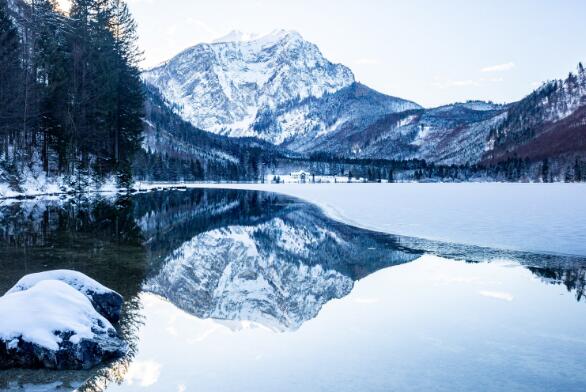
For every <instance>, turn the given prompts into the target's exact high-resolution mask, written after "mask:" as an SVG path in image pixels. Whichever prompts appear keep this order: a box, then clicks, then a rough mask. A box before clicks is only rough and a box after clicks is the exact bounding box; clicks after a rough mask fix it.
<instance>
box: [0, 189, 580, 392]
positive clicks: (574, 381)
mask: <svg viewBox="0 0 586 392" xmlns="http://www.w3.org/2000/svg"><path fill="white" fill-rule="evenodd" d="M0 223H1V224H0V263H1V268H2V275H1V276H0V291H1V292H5V291H6V290H8V289H9V288H10V287H11V286H12V285H13V284H14V283H15V282H16V281H17V280H18V279H19V278H20V277H22V276H23V275H24V274H27V273H32V272H38V271H43V270H50V269H56V268H68V269H75V270H78V271H81V272H84V273H86V274H88V275H89V276H91V277H93V278H95V279H97V280H98V281H100V282H102V283H104V284H105V285H107V286H109V287H111V288H113V289H115V290H117V291H119V292H120V293H121V294H122V295H124V297H125V299H126V304H125V313H124V316H123V318H122V321H121V326H120V328H121V331H122V333H123V335H124V336H125V338H126V339H128V341H129V342H130V343H131V347H132V350H131V353H130V355H129V356H128V357H127V358H124V359H123V360H121V361H118V362H116V363H114V364H110V365H108V366H105V367H103V368H100V369H95V370H93V371H90V372H49V371H22V370H14V371H4V372H0V390H8V391H20V390H41V391H45V390H48V391H62V390H63V391H65V390H73V389H76V388H77V389H79V390H81V391H101V390H112V391H134V390H153V391H175V390H176V391H190V390H198V391H243V390H254V391H274V390H279V391H298V390H307V391H355V390H368V391H388V390H432V391H451V390H458V389H464V390H476V389H478V386H479V385H482V386H483V387H482V389H483V390H495V391H511V390H522V391H525V390H526V391H535V390H564V391H573V390H576V391H581V390H584V389H585V388H586V364H585V363H584V361H583V357H584V353H586V331H584V328H583V326H584V325H586V324H585V322H586V309H585V308H584V298H583V296H584V282H585V271H586V260H585V259H584V258H581V257H574V256H556V255H540V254H536V253H524V252H515V251H503V250H498V249H489V248H481V247H473V246H464V245H457V244H448V243H442V242H433V241H426V240H420V239H416V238H412V237H401V236H393V235H387V234H380V233H375V232H371V231H367V230H363V229H358V228H355V227H352V226H348V225H345V224H342V223H339V222H336V221H333V220H331V219H329V218H327V217H326V216H325V215H324V214H323V213H322V212H321V211H320V210H319V209H318V208H316V207H314V206H312V205H309V204H306V203H303V202H301V201H299V200H296V199H292V198H289V197H284V196H278V195H275V194H270V193H260V192H254V191H226V190H187V191H165V192H153V193H141V194H135V195H133V196H121V197H110V198H108V199H100V200H84V199H79V200H71V199H67V200H36V201H23V202H18V203H15V202H11V203H4V204H3V205H1V206H0ZM2 316H4V315H2Z"/></svg>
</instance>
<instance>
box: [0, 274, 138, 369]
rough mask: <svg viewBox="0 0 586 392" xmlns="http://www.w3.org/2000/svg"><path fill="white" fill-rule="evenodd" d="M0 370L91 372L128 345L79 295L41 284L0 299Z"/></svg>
mask: <svg viewBox="0 0 586 392" xmlns="http://www.w3.org/2000/svg"><path fill="white" fill-rule="evenodd" d="M0 315H2V317H0V369H7V368H14V367H16V368H32V369H35V368H48V369H57V370H65V369H74V370H80V369H91V368H92V367H95V366H96V365H98V364H100V363H103V362H106V361H109V360H113V359H116V358H119V357H121V356H123V355H125V354H126V352H127V351H128V345H127V344H126V343H125V342H124V341H123V340H122V339H121V338H120V336H119V335H118V333H117V332H116V330H115V329H114V328H113V327H112V324H110V322H109V321H108V320H107V319H106V318H105V317H103V316H102V315H100V314H99V313H98V312H97V311H96V310H95V309H94V307H93V305H92V303H91V302H90V300H89V299H88V297H86V296H85V295H83V294H82V293H80V292H79V291H77V290H76V289H74V288H73V287H71V286H70V285H68V284H66V283H64V282H62V281H59V280H43V281H40V282H38V283H37V284H35V285H33V286H32V287H30V288H29V289H27V290H24V291H15V292H10V293H8V294H6V295H4V296H3V297H0Z"/></svg>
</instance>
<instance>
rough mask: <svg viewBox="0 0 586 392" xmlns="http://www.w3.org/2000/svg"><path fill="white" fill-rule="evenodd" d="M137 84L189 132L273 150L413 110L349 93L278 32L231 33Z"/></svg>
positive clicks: (349, 81) (328, 65) (316, 56)
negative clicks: (153, 91)
mask: <svg viewBox="0 0 586 392" xmlns="http://www.w3.org/2000/svg"><path fill="white" fill-rule="evenodd" d="M143 77H144V80H145V81H146V82H147V83H149V84H151V85H153V86H155V87H156V88H157V89H159V91H160V92H161V94H162V95H163V96H164V98H165V99H166V100H167V101H169V102H170V103H171V104H172V105H173V108H174V110H175V111H176V112H177V113H178V114H180V115H181V116H182V117H183V119H185V120H187V121H189V122H191V123H192V124H193V125H194V126H196V127H198V128H201V129H204V130H206V131H210V132H213V133H218V134H222V135H227V136H254V137H258V138H260V139H264V140H267V141H270V142H272V143H274V144H282V143H285V142H287V141H291V142H293V141H294V142H295V143H298V142H299V139H300V137H301V136H304V137H306V138H311V137H314V136H315V135H316V134H319V133H327V132H329V131H330V130H332V129H334V128H335V126H336V124H337V123H338V122H339V121H342V120H345V119H348V118H353V117H356V116H364V115H367V116H372V115H373V114H379V113H382V112H384V113H388V112H397V111H402V110H406V109H416V108H419V106H418V105H416V104H414V103H412V102H408V101H404V100H401V99H398V98H393V97H389V96H386V95H383V94H379V93H376V92H374V91H372V90H370V91H369V89H367V88H365V87H363V86H360V85H356V84H355V80H354V75H353V73H352V71H350V69H348V68H347V67H345V66H344V65H341V64H334V63H332V62H330V61H328V60H327V59H326V58H325V57H324V56H323V54H322V53H321V52H320V50H319V49H318V47H317V46H316V45H314V44H313V43H310V42H308V41H306V40H304V39H303V38H302V37H301V35H300V34H299V33H297V32H292V31H285V30H278V31H274V32H272V33H271V34H269V35H266V36H262V37H251V36H247V35H244V34H242V33H238V32H234V33H231V34H229V35H228V36H226V37H223V38H221V39H219V40H216V41H215V42H213V43H210V44H199V45H196V46H194V47H192V48H189V49H187V50H185V51H184V52H182V53H180V54H179V55H177V56H176V57H175V58H173V59H171V60H169V61H168V62H166V63H164V64H162V65H160V66H158V67H156V68H154V69H152V70H150V71H147V72H145V73H144V74H143ZM345 89H348V90H345ZM338 92H342V93H341V94H340V95H335V94H337V93H338ZM361 93H365V95H364V96H361V95H360V94H361ZM374 95H376V97H374ZM373 101H374V102H373ZM369 102H372V103H373V104H374V106H372V107H371V106H369V105H366V104H365V103H369ZM341 112H343V113H341Z"/></svg>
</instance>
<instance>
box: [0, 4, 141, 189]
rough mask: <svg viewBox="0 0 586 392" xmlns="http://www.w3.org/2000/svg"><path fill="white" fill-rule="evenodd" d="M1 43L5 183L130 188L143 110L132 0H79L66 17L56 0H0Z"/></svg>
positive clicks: (0, 156)
mask: <svg viewBox="0 0 586 392" xmlns="http://www.w3.org/2000/svg"><path fill="white" fill-rule="evenodd" d="M0 40H1V43H0V50H1V51H2V63H1V68H0V78H1V80H0V119H1V120H0V132H1V134H0V151H1V152H0V183H8V184H10V187H11V188H12V189H13V190H15V191H19V190H21V189H22V188H26V187H29V186H37V187H42V186H43V184H42V182H44V181H45V182H46V181H47V178H48V177H51V178H52V179H58V181H57V182H55V183H54V184H53V185H54V186H57V187H61V188H62V189H65V188H67V189H71V188H72V187H73V188H82V187H84V186H87V185H88V183H100V182H101V181H103V180H104V179H106V178H108V177H110V178H111V177H112V176H114V177H115V178H116V180H117V182H118V183H119V184H128V183H129V182H130V181H131V176H132V172H131V163H132V157H133V155H134V153H135V152H136V151H137V150H138V149H139V148H140V141H141V133H142V126H143V124H142V116H143V110H144V107H143V90H142V84H141V80H140V71H139V68H138V62H139V61H140V58H141V57H140V56H141V53H140V51H139V50H138V48H137V47H136V44H135V43H136V40H137V36H136V26H135V22H134V20H133V19H132V16H131V15H130V12H129V10H128V8H127V6H126V4H125V3H124V2H123V1H119V0H73V1H72V7H71V10H70V12H69V14H68V15H67V16H66V15H65V14H64V13H62V12H60V11H59V9H58V7H57V5H56V2H55V1H54V0H33V1H31V2H30V3H23V2H20V1H16V2H13V1H10V3H9V2H8V1H7V0H0ZM31 182H35V184H31ZM40 183H41V184H40Z"/></svg>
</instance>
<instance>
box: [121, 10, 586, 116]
mask: <svg viewBox="0 0 586 392" xmlns="http://www.w3.org/2000/svg"><path fill="white" fill-rule="evenodd" d="M129 3H130V6H131V9H132V11H133V13H134V16H135V18H136V20H137V22H138V24H139V33H140V42H139V43H140V46H141V48H142V49H143V50H144V51H145V57H146V59H145V63H144V65H145V66H152V65H155V64H157V63H159V62H162V61H164V60H167V59H169V58H170V57H172V56H173V55H175V54H176V53H178V52H179V51H181V50H182V49H185V48H187V47H189V46H192V45H194V44H196V43H199V42H209V41H211V40H213V39H214V38H217V37H219V36H222V35H225V34H226V33H228V32H229V31H231V30H241V31H244V32H252V33H267V32H269V31H272V30H274V29H278V28H284V29H291V30H296V31H298V32H299V33H301V34H302V35H303V36H304V37H305V38H306V39H307V40H309V41H312V42H314V43H315V44H317V45H318V46H319V47H320V49H321V50H322V52H323V53H324V54H325V56H326V57H327V58H328V59H329V60H331V61H333V62H340V63H343V64H345V65H347V66H349V67H350V68H351V69H352V70H353V71H354V73H355V74H356V79H357V80H358V81H360V82H362V83H365V84H367V85H369V86H370V87H373V88H375V89H377V90H379V91H381V92H384V93H387V94H391V95H395V96H399V97H402V98H407V99H411V100H414V101H416V102H418V103H420V104H422V105H424V106H437V105H440V104H445V103H449V102H453V101H462V100H467V99H490V100H494V101H497V102H505V101H507V102H508V101H513V100H516V99H519V98H521V97H522V96H524V95H526V94H527V93H529V92H530V91H531V90H533V89H534V88H535V87H536V85H537V84H538V83H539V82H541V81H544V80H548V79H553V78H560V77H563V76H566V75H567V73H568V72H569V71H571V70H574V69H575V67H576V65H577V63H578V62H579V61H586V1H585V0H507V1H505V0H490V1H488V0H482V1H480V0H479V1H473V0H439V1H438V0H387V1H383V0H338V1H325V0H288V1H278V0H273V1H269V0H244V1H236V0H201V1H193V0H129Z"/></svg>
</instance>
